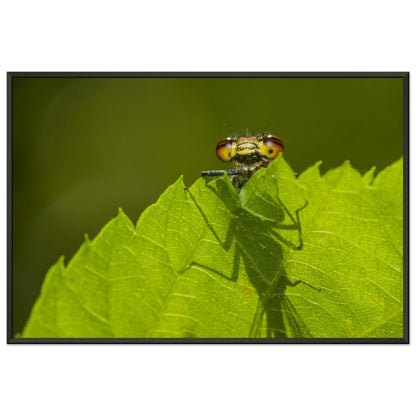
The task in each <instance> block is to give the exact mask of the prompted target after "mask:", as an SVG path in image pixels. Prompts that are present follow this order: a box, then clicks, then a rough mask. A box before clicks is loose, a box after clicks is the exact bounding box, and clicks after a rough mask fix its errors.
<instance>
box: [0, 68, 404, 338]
mask: <svg viewBox="0 0 416 416" xmlns="http://www.w3.org/2000/svg"><path fill="white" fill-rule="evenodd" d="M73 77H75V78H276V77H278V78H401V79H402V80H403V165H404V172H403V178H404V180H403V190H404V195H403V211H404V212H403V221H404V227H403V232H404V235H403V243H404V254H403V306H404V308H403V337H402V338H334V339H331V338H284V339H280V338H272V339H269V338H267V339H265V338H259V339H257V338H256V339H250V338H180V339H179V338H174V339H172V338H138V339H135V338H15V337H14V336H13V297H12V294H13V261H12V260H13V249H12V247H13V244H12V243H13V222H12V216H13V198H12V197H13V195H12V189H13V186H12V185H13V176H12V172H13V169H12V160H13V157H12V156H13V122H12V121H13V80H14V79H16V78H73ZM7 160H8V164H7V212H8V214H7V244H8V253H7V262H8V267H7V343H8V344H253V343H254V344H408V343H409V73H408V72H137V73H136V72H9V73H8V74H7Z"/></svg>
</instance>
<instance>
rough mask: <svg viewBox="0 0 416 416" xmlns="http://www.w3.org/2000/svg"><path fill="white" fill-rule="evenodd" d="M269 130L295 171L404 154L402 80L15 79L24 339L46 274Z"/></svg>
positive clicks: (16, 241)
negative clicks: (231, 145) (220, 151)
mask: <svg viewBox="0 0 416 416" xmlns="http://www.w3.org/2000/svg"><path fill="white" fill-rule="evenodd" d="M224 124H226V125H227V126H228V127H229V129H231V130H232V131H234V132H239V131H245V129H246V128H248V129H249V130H251V131H252V132H253V131H254V132H262V131H263V129H264V128H265V127H266V126H267V132H268V133H273V134H275V135H277V136H279V137H280V138H281V139H282V140H283V142H284V144H285V158H286V160H287V161H288V162H289V163H290V164H291V165H292V167H293V168H294V170H295V171H297V172H302V171H303V170H305V169H306V168H307V167H309V166H310V165H312V164H313V163H315V162H316V161H318V160H322V161H323V165H322V171H326V170H328V169H330V168H333V167H336V166H338V165H339V164H341V163H342V162H343V161H344V160H346V159H349V160H350V161H351V163H352V165H353V166H354V167H356V168H358V169H361V170H368V169H370V168H371V167H372V166H377V169H378V170H380V169H382V168H384V167H385V166H387V165H389V164H390V163H392V162H393V161H395V160H397V159H398V158H399V157H400V156H401V155H402V152H403V143H402V135H403V130H402V129H403V81H402V79H400V78H273V79H271V78H239V79H232V78H198V79H194V78H182V79H181V78H177V79H172V78H170V79H166V78H14V79H13V319H14V328H13V331H14V333H16V332H19V331H21V329H22V328H23V326H24V324H25V322H26V319H27V317H28V315H29V313H30V310H31V307H32V305H33V303H34V301H35V300H36V298H37V296H38V295H39V291H40V286H41V283H42V280H43V278H44V276H45V273H46V272H47V270H48V268H49V267H50V266H51V265H52V264H53V263H54V262H55V261H56V260H57V259H58V257H59V256H60V255H62V254H64V255H65V257H66V262H68V260H69V259H70V258H71V257H72V256H73V254H75V252H76V251H77V249H78V248H79V246H80V245H81V244H82V242H83V240H84V234H85V233H88V235H89V236H90V237H91V238H93V237H94V236H95V235H96V234H97V233H98V232H99V231H100V229H101V228H102V227H103V226H104V225H105V224H106V223H107V222H108V221H109V220H110V218H112V217H114V216H115V215H116V214H117V209H118V207H122V208H123V210H124V211H125V212H126V214H127V215H128V216H129V217H130V218H131V220H132V221H133V222H136V221H137V219H138V217H139V215H140V214H141V212H142V211H143V210H144V209H145V208H146V207H147V206H148V205H150V204H151V203H153V202H155V201H156V200H157V198H158V197H159V195H160V194H161V193H162V192H163V191H164V190H165V189H166V187H167V186H168V185H170V184H172V183H173V182H174V181H175V180H176V179H177V178H178V177H179V176H180V175H184V181H185V184H187V185H190V184H192V183H193V182H194V181H195V180H196V179H197V178H198V177H199V175H200V172H201V170H209V169H222V168H225V167H226V166H224V165H223V164H222V163H221V162H220V161H219V160H217V158H216V155H215V146H216V143H217V141H219V140H220V139H222V138H223V137H227V136H229V135H230V132H229V131H228V130H227V128H225V127H224Z"/></svg>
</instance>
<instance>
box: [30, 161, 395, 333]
mask: <svg viewBox="0 0 416 416" xmlns="http://www.w3.org/2000/svg"><path fill="white" fill-rule="evenodd" d="M402 192H403V174H402V160H400V161H398V162H396V163H395V164H393V165H392V166H390V167H388V168H386V169H385V170H384V171H382V172H381V173H380V174H379V175H378V176H377V177H376V178H375V179H373V171H370V172H368V173H366V174H365V175H363V176H362V175H361V174H360V173H358V172H357V171H356V170H354V169H353V168H352V167H351V166H350V165H349V163H345V164H344V165H342V166H341V167H339V168H337V169H335V170H332V171H330V172H328V173H327V174H325V175H323V176H321V175H320V172H319V166H318V164H317V165H315V166H313V167H311V168H309V169H308V170H307V171H305V172H304V173H303V174H302V175H301V176H300V177H299V178H298V179H296V178H295V176H294V174H293V172H292V170H291V169H290V167H289V166H288V165H287V163H286V162H285V161H284V159H283V158H282V157H279V158H278V159H277V160H276V161H274V162H273V163H272V164H271V165H270V166H269V168H267V169H263V170H261V171H259V172H257V173H256V174H255V175H254V176H253V177H252V178H251V179H250V180H249V182H248V183H247V184H246V185H245V186H244V187H243V189H242V191H241V193H240V195H238V194H237V192H236V191H235V190H234V188H233V187H232V186H231V184H230V182H229V179H228V178H227V177H224V178H220V179H218V180H215V181H212V182H209V183H206V182H205V180H203V179H200V180H198V181H197V182H196V183H195V184H194V185H193V186H192V187H191V188H190V189H189V190H185V189H184V184H183V182H182V179H180V180H178V181H177V182H176V183H175V184H173V185H172V186H170V187H169V188H168V189H167V190H166V192H165V193H164V194H163V195H162V196H161V197H160V199H159V200H158V201H157V203H156V204H154V205H152V206H150V207H149V208H148V209H147V210H146V211H145V212H144V213H143V214H142V216H141V217H140V219H139V221H138V223H137V226H136V227H134V225H133V224H132V223H131V221H130V220H129V219H128V218H127V217H126V215H125V214H124V213H123V212H122V211H120V213H119V215H118V216H117V217H116V218H115V219H113V220H112V221H110V222H109V223H108V224H107V225H106V226H105V227H104V229H103V230H102V231H101V233H100V234H99V235H98V236H97V237H96V238H95V239H94V240H93V241H92V242H90V241H89V240H88V239H86V241H85V243H84V244H83V246H82V247H81V248H80V250H79V251H78V253H77V254H76V255H75V256H74V258H73V259H72V260H71V261H70V262H69V264H68V266H66V267H65V265H64V263H63V260H62V259H60V260H59V261H58V262H57V263H56V264H55V265H54V266H52V267H51V269H50V270H49V272H48V274H47V276H46V279H45V282H44V285H43V288H42V293H41V295H40V297H39V299H38V301H37V302H36V304H35V306H34V308H33V310H32V314H31V316H30V318H29V321H28V323H27V325H26V328H25V329H24V332H23V336H24V337H45V338H48V337H100V338H102V337H134V338H154V337H157V338H162V337H168V338H183V337H185V338H192V337H202V338H210V337H214V338H235V337H237V338H244V337H252V338H254V337H270V338H273V337H278V338H285V337H296V338H308V337H319V338H326V337H330V338H339V337H341V338H346V337H360V338H362V337H377V338H401V337H403V271H402V264H403V241H402V236H403V217H402V213H403V195H402Z"/></svg>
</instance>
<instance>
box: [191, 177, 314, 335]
mask: <svg viewBox="0 0 416 416" xmlns="http://www.w3.org/2000/svg"><path fill="white" fill-rule="evenodd" d="M207 188H209V189H210V191H211V192H214V193H215V194H216V196H217V197H218V198H219V199H221V200H222V202H223V203H224V205H225V206H226V208H227V209H228V210H229V211H230V212H231V213H232V214H233V216H232V219H231V221H230V224H229V227H228V232H227V234H226V237H225V240H224V241H221V239H220V238H219V236H218V234H217V233H216V231H215V229H214V227H213V225H212V222H211V221H210V219H209V218H208V216H207V215H206V213H204V211H203V209H202V208H201V206H200V205H199V204H198V202H197V201H196V199H195V198H194V196H193V195H192V193H191V191H190V190H189V189H185V191H186V193H187V194H188V195H189V196H190V198H191V199H192V201H193V202H194V204H195V206H196V207H197V209H198V211H199V212H200V214H201V216H202V217H203V219H204V220H205V222H206V224H207V226H208V228H209V229H210V230H211V232H212V233H213V235H214V236H215V238H216V239H217V241H218V242H219V244H220V245H221V247H222V248H223V249H224V250H225V251H229V250H230V248H231V246H232V242H233V241H235V243H236V244H235V251H234V257H233V268H232V273H231V275H226V274H224V273H222V272H221V271H219V270H215V269H213V268H212V267H207V266H205V265H203V264H200V263H195V262H192V263H191V264H190V265H189V266H188V267H191V266H198V267H202V268H205V269H206V270H209V271H210V272H212V273H215V274H216V275H218V276H220V277H222V278H224V279H227V280H231V281H237V279H238V276H239V273H240V262H241V260H242V261H243V262H244V266H245V269H246V272H247V275H248V278H249V280H250V282H251V284H252V285H253V287H254V288H255V289H256V291H257V294H258V296H259V299H258V304H257V309H256V312H255V315H254V318H253V322H252V326H251V329H250V333H249V334H248V335H249V337H250V338H257V337H268V338H286V337H296V338H302V337H309V336H311V334H310V333H309V330H308V328H307V327H306V325H305V324H304V323H303V322H302V319H301V318H300V316H299V314H298V313H297V312H296V310H295V308H294V307H293V305H292V303H291V302H290V300H289V299H288V297H287V296H286V295H285V291H286V288H287V287H288V286H291V287H293V286H296V285H298V284H300V283H303V284H305V285H307V286H309V287H310V288H311V289H314V290H317V291H320V289H318V288H315V287H314V286H312V285H310V284H309V283H307V282H305V281H303V280H296V281H291V280H290V279H288V278H287V276H286V272H285V269H284V250H283V248H282V245H284V246H286V247H287V248H289V249H291V250H301V249H302V245H303V244H302V231H301V224H300V219H299V212H300V211H302V210H303V209H305V208H306V206H307V202H306V203H305V204H304V206H302V207H301V208H299V209H297V210H296V211H295V213H294V215H292V214H291V213H290V212H289V211H288V209H287V208H286V207H285V205H284V204H283V203H282V201H280V200H278V201H277V202H274V205H275V209H276V215H275V219H276V220H275V222H269V221H264V220H262V219H260V218H258V217H257V216H255V215H253V214H251V213H249V212H248V211H246V210H244V209H243V208H242V207H241V206H240V205H239V204H236V201H235V199H233V198H232V197H231V195H230V193H229V189H228V188H227V187H226V185H225V184H224V182H223V181H216V182H213V183H209V184H208V185H207ZM285 216H286V217H287V218H288V219H289V222H290V224H287V223H286V224H283V221H284V219H285ZM281 230H293V231H295V232H297V240H298V241H297V242H296V243H293V242H292V241H290V240H289V239H287V238H285V237H283V236H282V235H281V233H279V231H281ZM264 315H266V325H265V326H264V325H263V319H264ZM263 327H264V328H263Z"/></svg>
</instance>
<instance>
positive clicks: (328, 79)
mask: <svg viewBox="0 0 416 416" xmlns="http://www.w3.org/2000/svg"><path fill="white" fill-rule="evenodd" d="M408 97H409V74H408V73H381V72H379V73H377V72H376V73H9V74H8V152H9V153H8V181H9V183H8V185H9V194H8V203H9V206H8V222H9V234H8V246H9V258H8V260H9V270H8V307H9V309H8V342H9V343H408V339H409V337H408V331H409V304H408V303H409V302H408V285H409V275H408V169H409V161H408V146H409V138H408V134H409V130H408V128H409V98H408Z"/></svg>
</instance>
